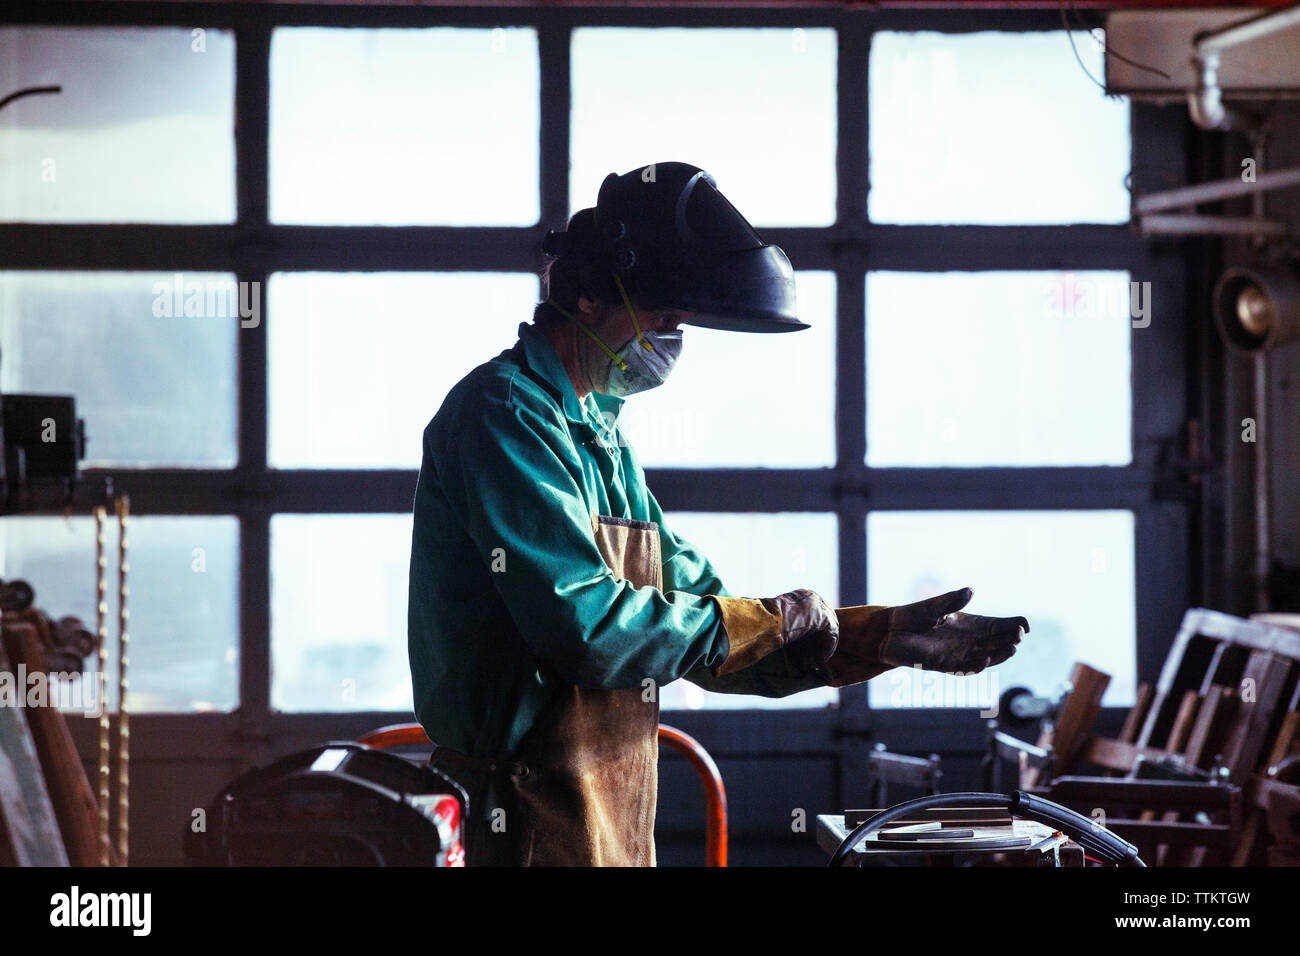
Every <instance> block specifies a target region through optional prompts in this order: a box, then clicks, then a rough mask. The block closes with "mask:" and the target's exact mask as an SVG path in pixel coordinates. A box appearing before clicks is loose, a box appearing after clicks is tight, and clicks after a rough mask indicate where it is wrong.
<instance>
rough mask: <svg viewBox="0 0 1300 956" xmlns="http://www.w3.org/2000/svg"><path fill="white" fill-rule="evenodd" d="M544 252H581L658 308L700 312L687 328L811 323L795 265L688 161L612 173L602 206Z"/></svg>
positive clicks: (761, 328) (784, 328)
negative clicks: (801, 304)
mask: <svg viewBox="0 0 1300 956" xmlns="http://www.w3.org/2000/svg"><path fill="white" fill-rule="evenodd" d="M542 251H543V252H545V253H546V254H547V255H549V256H552V257H558V256H565V255H582V256H584V257H587V258H589V259H590V260H591V261H592V262H593V263H594V264H595V265H596V266H597V267H598V268H604V269H607V270H609V271H610V272H612V273H613V274H614V275H615V276H617V277H618V278H619V279H620V280H621V281H622V283H623V284H624V285H625V286H626V287H627V290H628V291H629V293H631V294H632V296H633V297H634V298H636V299H637V300H639V301H640V302H642V303H646V304H649V305H653V306H655V307H656V308H667V309H681V310H684V311H687V312H692V313H695V315H694V317H693V318H692V319H690V320H689V322H688V324H690V325H698V326H703V327H704V328H710V329H725V330H727V331H731V332H793V331H797V330H799V329H806V328H808V325H807V323H805V322H800V321H799V319H798V316H797V314H796V311H795V298H794V270H793V269H792V268H791V266H790V260H789V259H788V258H786V255H785V253H784V252H783V251H782V250H781V249H780V247H778V246H774V245H770V244H768V243H765V242H763V240H762V239H760V238H759V237H758V234H757V233H756V232H754V228H753V226H751V225H750V224H749V222H748V221H747V220H746V219H745V217H744V216H742V215H741V214H740V212H739V210H737V209H736V207H735V206H733V205H732V204H731V203H730V202H729V201H728V200H727V198H726V197H725V196H723V195H722V193H721V192H719V191H718V187H717V183H716V182H715V181H714V179H713V177H712V176H710V175H709V174H708V173H707V172H705V171H704V170H702V169H700V168H699V167H698V166H692V165H690V164H689V163H655V164H653V165H650V166H643V167H641V168H639V169H634V170H632V171H631V172H628V173H624V174H623V175H621V176H620V175H617V174H615V173H610V174H609V175H608V176H606V177H605V181H604V182H603V183H602V184H601V186H600V192H599V193H598V194H597V197H596V205H595V206H594V207H592V208H588V209H583V210H580V211H579V212H578V213H575V214H574V216H573V218H572V219H571V220H570V221H569V226H568V229H567V230H564V231H560V230H551V231H550V232H548V233H547V234H546V238H545V240H544V241H543V243H542Z"/></svg>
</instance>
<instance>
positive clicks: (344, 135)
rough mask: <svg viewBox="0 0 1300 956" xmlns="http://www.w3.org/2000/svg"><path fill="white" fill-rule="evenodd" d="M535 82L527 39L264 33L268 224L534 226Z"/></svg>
mask: <svg viewBox="0 0 1300 956" xmlns="http://www.w3.org/2000/svg"><path fill="white" fill-rule="evenodd" d="M538 76H539V74H538V60H537V36H536V33H535V32H534V31H533V30H531V29H524V28H512V29H496V30H485V29H483V30H466V29H459V28H436V29H428V30H391V29H384V30H366V29H351V28H350V29H330V28H322V27H304V28H298V27H294V28H280V29H277V30H276V31H275V33H274V34H273V35H272V38H271V132H270V136H271V142H270V151H271V159H270V163H271V168H270V179H271V198H270V206H271V208H270V212H271V219H272V220H273V221H275V222H289V223H309V224H310V223H345V224H377V225H410V224H441V225H453V226H462V225H483V226H527V225H532V224H534V223H536V222H537V219H538V216H539V215H540V211H539V204H538V203H539V201H538V187H537V149H538V145H537V144H538V123H539V112H538V110H539V107H538V99H539V79H538Z"/></svg>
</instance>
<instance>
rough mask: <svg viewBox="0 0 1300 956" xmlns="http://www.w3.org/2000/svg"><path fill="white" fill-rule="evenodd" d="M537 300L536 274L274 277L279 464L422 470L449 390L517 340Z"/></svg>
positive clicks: (272, 375) (273, 450) (271, 346)
mask: <svg viewBox="0 0 1300 956" xmlns="http://www.w3.org/2000/svg"><path fill="white" fill-rule="evenodd" d="M537 297H538V287H537V277H536V276H532V275H520V274H498V273H481V272H479V273H459V274H451V273H442V274H436V275H422V274H415V273H366V274H357V273H342V274H338V273H336V274H326V273H285V274H277V275H273V276H272V277H271V280H270V285H269V286H268V289H267V301H268V305H267V308H268V310H269V311H270V313H271V314H270V317H269V325H268V328H267V339H268V343H267V345H268V354H269V370H268V376H269V381H268V389H269V401H270V426H269V429H270V434H269V442H270V451H269V454H270V462H271V464H272V465H273V466H274V467H278V468H418V467H420V452H421V444H420V436H421V435H422V434H423V432H424V427H425V426H426V425H427V424H428V423H429V419H431V418H432V417H433V414H434V412H436V411H437V410H438V406H439V405H441V404H442V400H443V398H444V397H446V394H447V392H448V391H449V390H450V389H451V387H452V386H453V385H455V384H456V383H457V382H458V381H460V379H461V378H463V377H464V376H465V375H467V374H468V373H469V372H470V370H471V369H473V368H474V367H475V366H477V365H479V364H481V363H482V362H486V361H487V360H488V359H490V358H492V357H494V356H496V355H498V354H500V353H501V352H502V351H503V350H505V349H508V348H510V346H512V345H513V344H514V343H515V339H516V338H517V330H518V328H519V324H520V323H521V322H527V321H531V319H532V310H533V306H534V305H535V304H536V302H537Z"/></svg>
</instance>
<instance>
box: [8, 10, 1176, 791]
mask: <svg viewBox="0 0 1300 956" xmlns="http://www.w3.org/2000/svg"><path fill="white" fill-rule="evenodd" d="M1081 14H1082V15H1083V16H1085V17H1089V18H1091V19H1090V22H1092V23H1096V24H1097V25H1100V22H1101V21H1100V19H1099V18H1098V17H1097V16H1096V14H1095V13H1094V12H1093V11H1090V10H1083V11H1081ZM196 22H197V23H202V24H203V25H205V26H206V27H208V28H211V29H230V30H233V31H234V33H235V39H236V95H235V122H236V124H237V128H238V129H239V130H240V133H239V135H238V137H237V138H236V202H237V220H236V222H235V223H233V224H228V225H193V226H190V225H63V224H55V225H45V224H23V223H13V224H0V269H3V270H13V269H41V270H60V269H62V270H70V269H84V270H115V271H116V270H153V269H158V270H161V271H175V270H193V271H213V272H230V273H234V274H235V275H236V277H237V278H238V279H239V280H240V281H247V282H258V283H259V288H260V289H261V290H262V296H263V302H262V305H263V311H262V315H263V316H267V313H266V310H265V290H266V280H267V278H268V277H269V275H270V274H271V273H273V272H277V271H293V270H305V269H309V270H321V271H334V270H347V271H381V270H382V271H403V270H409V271H417V270H418V271H519V272H536V271H537V269H538V268H539V267H540V265H541V259H540V256H539V253H538V251H537V250H538V248H539V244H540V239H541V237H542V234H543V233H544V231H545V229H546V228H549V227H553V226H555V225H557V224H559V223H562V222H563V221H564V220H565V219H566V217H567V215H568V212H569V196H568V152H569V108H570V76H569V50H570V47H569V39H570V34H571V31H572V30H574V29H576V28H578V27H582V26H629V27H653V26H694V27H733V28H734V27H763V26H766V27H789V28H795V27H805V28H815V27H829V28H833V29H834V30H836V32H837V38H838V66H837V80H838V86H837V94H836V96H837V133H838V138H837V156H836V175H837V179H838V183H837V186H838V189H837V200H836V204H837V221H836V223H835V224H834V225H832V226H829V227H818V228H774V229H766V228H762V226H761V224H760V226H759V228H760V229H761V230H762V232H763V233H764V235H765V237H768V238H769V239H770V241H773V242H776V243H778V244H779V245H781V246H782V247H783V248H785V250H786V251H787V252H788V253H789V255H790V258H791V260H792V261H793V262H795V263H797V264H798V267H799V268H800V269H817V270H829V271H832V272H833V273H834V274H835V277H836V287H837V295H836V310H837V324H836V444H837V461H836V464H835V466H834V467H833V468H826V469H757V468H756V469H651V470H650V471H649V473H648V479H649V482H650V484H651V486H652V487H654V488H655V490H656V494H657V496H658V498H659V500H660V502H661V503H662V504H663V506H664V508H665V509H667V510H697V511H773V510H776V511H804V510H807V511H820V512H829V513H833V514H835V515H836V516H837V518H838V519H839V579H840V599H841V602H842V603H844V604H855V603H864V602H865V600H866V575H867V539H866V516H867V514H868V513H869V512H870V511H872V510H895V509H904V510H906V509H913V510H916V509H936V508H937V509H949V508H951V509H963V508H990V509H1004V508H1005V509H1039V508H1043V509H1050V508H1082V509H1088V508H1127V509H1131V510H1132V511H1133V512H1134V515H1135V519H1136V542H1135V548H1136V555H1135V557H1136V563H1137V567H1139V568H1141V569H1142V574H1140V575H1139V576H1138V580H1137V582H1136V585H1137V633H1138V646H1137V649H1136V651H1137V657H1138V671H1139V676H1140V678H1148V679H1153V678H1154V676H1155V675H1156V674H1157V673H1158V670H1159V665H1160V662H1161V660H1163V657H1164V654H1165V651H1166V650H1167V648H1168V646H1169V644H1170V642H1171V641H1172V639H1173V635H1174V633H1175V632H1176V630H1177V625H1178V621H1179V620H1180V618H1181V615H1182V612H1183V610H1184V609H1185V608H1186V606H1187V592H1188V573H1189V568H1188V562H1187V560H1186V554H1187V550H1186V549H1187V543H1188V514H1187V506H1186V504H1185V503H1184V502H1181V501H1178V500H1175V499H1169V498H1165V497H1162V496H1161V495H1160V494H1159V493H1158V492H1157V489H1158V487H1159V486H1160V484H1161V479H1162V475H1161V470H1160V469H1161V455H1162V449H1164V448H1165V447H1166V446H1167V444H1168V441H1169V440H1170V438H1171V436H1175V435H1177V434H1178V433H1179V432H1180V430H1181V428H1182V424H1183V420H1184V418H1185V402H1186V394H1185V392H1186V381H1185V380H1186V375H1187V369H1186V351H1187V339H1188V332H1187V331H1186V329H1187V326H1188V325H1189V324H1190V323H1187V322H1185V321H1184V320H1183V318H1182V316H1183V314H1184V312H1185V313H1186V314H1187V315H1193V316H1194V315H1197V314H1198V311H1197V310H1199V309H1200V308H1201V307H1200V306H1199V304H1194V303H1192V302H1190V301H1189V300H1187V298H1186V290H1187V279H1188V277H1187V275H1186V272H1185V264H1184V256H1185V253H1186V249H1187V246H1186V244H1185V241H1184V240H1142V239H1140V238H1138V237H1137V236H1136V235H1135V233H1134V232H1133V231H1132V230H1130V229H1129V227H1128V226H1127V225H1113V226H1112V225H1068V226H901V225H886V224H874V223H870V222H868V221H867V217H866V200H867V188H868V183H867V122H868V117H867V102H868V101H867V57H868V54H869V49H870V43H871V36H872V33H873V32H875V31H886V30H903V31H916V30H927V31H928V30H934V31H940V32H946V33H963V32H975V31H984V30H1008V31H1040V30H1046V31H1052V30H1060V29H1061V22H1060V19H1059V15H1058V13H1057V12H1056V11H1054V10H988V9H978V10H974V9H952V10H899V9H879V10H874V11H869V10H845V9H810V8H791V9H774V8H762V9H760V8H740V7H734V8H726V9H723V8H721V7H719V8H703V7H690V8H685V9H672V10H665V9H648V8H628V7H611V8H600V7H583V8H574V7H547V6H545V5H538V6H532V7H520V6H505V7H481V6H480V7H470V8H453V7H444V6H438V7H419V6H371V5H366V6H342V5H340V6H332V5H323V6H309V5H297V4H239V3H134V2H133V3H121V2H102V0H88V2H57V3H32V2H27V0H24V2H20V3H19V4H17V5H11V6H10V7H9V8H8V9H7V10H6V12H5V13H4V14H0V23H3V25H7V26H18V25H50V26H70V25H80V26H182V27H193V26H194V25H195V23H196ZM281 26H326V27H380V26H384V27H421V26H479V27H485V26H486V27H495V26H529V27H532V28H534V29H535V30H536V31H537V36H538V45H539V53H540V71H541V102H540V109H541V116H540V119H541V122H540V144H539V145H540V152H539V187H540V201H541V202H540V209H541V216H540V221H539V223H538V224H537V225H536V226H532V227H522V228H515V227H490V228H455V227H436V226H434V227H365V226H362V227H358V226H322V227H317V226H285V225H272V224H270V223H269V222H268V221H267V189H268V175H267V161H268V156H267V145H268V118H269V117H268V95H269V51H270V40H271V33H272V31H273V30H274V29H275V28H276V27H281ZM1131 108H1132V111H1133V116H1134V123H1133V155H1134V163H1133V185H1134V189H1135V190H1139V191H1140V190H1143V189H1149V188H1155V187H1157V186H1158V187H1160V188H1167V187H1169V186H1173V185H1178V184H1180V183H1182V182H1184V181H1185V176H1184V170H1185V166H1186V162H1187V160H1186V154H1185V149H1186V140H1187V137H1188V136H1189V135H1191V133H1190V130H1189V126H1188V124H1187V122H1186V119H1185V117H1184V116H1183V115H1181V113H1178V112H1177V111H1170V110H1164V111H1161V110H1160V109H1158V108H1155V107H1148V106H1143V105H1140V104H1133V105H1132V107H1131ZM1139 116H1140V117H1141V121H1140V122H1138V121H1137V118H1138V117H1139ZM997 269H1007V270H1023V269H1074V270H1080V271H1082V270H1087V269H1127V270H1129V271H1130V272H1131V273H1132V274H1133V277H1134V278H1135V279H1139V280H1150V281H1151V282H1152V283H1153V288H1154V289H1155V290H1156V292H1155V294H1156V296H1157V299H1156V301H1157V302H1164V303H1172V305H1167V306H1164V307H1162V309H1163V310H1164V317H1163V318H1161V317H1160V313H1157V318H1156V320H1155V321H1153V322H1152V324H1151V326H1150V328H1148V329H1145V330H1141V331H1140V332H1138V331H1135V332H1134V334H1133V336H1132V346H1133V347H1132V362H1133V365H1132V368H1133V380H1134V382H1135V383H1136V382H1141V383H1143V384H1144V385H1146V386H1148V387H1146V388H1143V389H1135V390H1134V392H1133V440H1134V457H1133V463H1132V464H1131V465H1130V466H1128V467H1124V468H1105V467H1099V468H1092V467H1087V468H1025V469H1019V468H982V469H945V468H919V469H916V468H885V469H882V468H869V467H867V465H866V464H865V451H866V427H865V425H866V382H865V368H866V336H865V324H864V322H863V317H864V315H865V276H866V273H867V272H868V270H904V271H948V270H957V271H962V270H997ZM267 320H269V321H273V320H274V317H273V316H267ZM238 341H239V412H238V422H239V463H238V465H237V467H236V468H234V469H232V470H229V471H226V470H206V469H197V470H190V469H155V470H137V469H108V470H106V471H104V472H103V473H105V474H111V476H112V477H113V479H114V482H115V484H116V486H117V488H118V489H119V490H121V491H124V492H126V493H129V494H130V495H131V496H132V499H133V504H135V505H136V507H137V510H139V511H141V512H144V513H149V514H233V515H235V516H236V517H238V518H239V519H240V541H241V560H240V627H241V634H240V701H241V704H240V709H239V710H238V711H237V712H236V713H234V714H216V715H211V714H158V715H139V716H137V717H136V718H135V719H134V720H133V725H134V726H133V729H134V730H135V731H136V736H137V738H138V740H139V743H138V745H137V748H136V750H137V752H144V751H147V752H149V753H150V754H152V755H154V756H156V757H158V758H159V759H168V758H171V757H180V756H190V757H192V756H193V755H194V754H195V751H196V746H195V739H199V740H202V741H203V753H204V754H205V755H207V756H211V757H212V758H214V759H228V760H230V761H232V762H234V763H236V764H243V765H247V764H251V763H258V762H261V761H262V760H265V759H266V758H267V757H268V756H269V755H270V752H271V750H272V749H274V751H275V752H285V750H286V749H288V748H291V747H293V746H297V745H302V746H307V745H309V744H311V743H314V742H316V741H318V740H319V739H321V737H322V736H334V737H338V736H339V735H340V734H343V733H346V734H352V733H354V732H355V733H356V734H359V733H361V732H364V730H366V729H369V728H371V727H373V726H375V725H377V724H379V723H384V722H387V721H389V720H391V719H392V718H393V715H392V714H378V713H345V714H299V713H277V712H274V711H273V710H272V709H271V707H270V662H271V649H270V621H269V613H270V612H269V605H270V585H269V576H270V566H269V563H270V562H269V552H270V542H269V526H270V519H271V516H272V515H273V514H275V513H280V512H297V513H359V512H407V511H409V508H410V502H411V500H412V496H413V491H414V485H415V478H416V473H415V472H414V471H404V470H362V471H353V470H347V471H337V470H300V471H288V470H286V471H280V470H272V469H269V468H268V467H267V457H266V437H267V420H266V412H267V403H266V398H267V395H266V387H267V381H266V360H267V354H266V337H265V321H264V322H263V323H262V324H261V325H260V326H259V327H258V328H255V329H241V331H240V333H239V339H238ZM1155 383H1159V384H1158V386H1156V385H1155ZM94 473H99V472H94ZM1067 664H1068V662H1062V671H1063V676H1064V671H1065V668H1066V666H1067ZM797 713H798V714H799V715H800V717H799V719H798V720H797V721H794V722H793V723H792V722H791V718H790V714H791V712H790V711H779V712H763V711H740V712H723V711H713V712H696V713H689V714H680V715H679V714H675V715H674V720H675V721H676V722H678V723H680V724H681V725H682V726H684V727H685V728H686V729H687V730H689V731H690V732H692V733H697V734H699V733H705V734H707V735H708V736H709V739H711V740H721V741H723V742H724V743H723V745H722V746H723V749H728V748H729V751H728V752H731V753H735V754H751V755H759V754H761V755H762V756H765V757H772V756H776V754H775V753H774V752H773V751H772V750H771V749H770V748H768V747H765V746H758V747H755V745H754V744H753V743H752V740H753V738H752V734H750V733H749V732H748V731H749V730H750V729H752V726H753V724H754V722H755V721H759V722H760V723H762V722H771V723H772V725H773V726H775V724H776V722H777V721H781V747H782V750H783V751H788V752H790V753H796V752H797V753H799V754H800V755H809V754H814V755H815V754H827V755H833V756H838V757H840V758H841V761H842V763H848V764H850V765H861V766H863V767H865V759H857V758H859V757H862V756H863V755H862V754H857V753H856V751H857V750H858V748H860V747H861V748H865V747H866V746H867V740H868V739H869V738H870V737H871V735H872V734H880V733H882V732H883V733H891V732H895V733H903V732H904V731H905V730H906V732H908V733H909V734H910V735H911V736H913V737H917V735H918V734H919V735H920V737H921V738H927V735H929V738H927V739H929V742H926V741H925V740H922V742H920V743H918V746H920V747H922V748H928V749H940V748H939V747H935V746H933V742H934V741H933V739H932V738H934V737H935V736H941V737H942V739H943V742H944V743H945V744H946V745H950V747H956V748H957V749H960V750H963V751H970V752H978V751H979V749H980V746H981V744H980V742H979V740H978V739H976V737H977V733H976V730H977V727H978V723H977V719H976V718H975V717H974V715H972V714H971V713H969V712H965V711H947V710H935V709H931V710H927V711H924V712H921V711H915V710H908V711H892V712H882V711H877V712H875V713H874V714H873V713H872V712H871V711H870V710H869V709H868V708H867V706H866V689H865V688H864V687H859V688H849V689H846V690H845V691H843V692H842V694H841V706H840V707H839V708H838V709H836V710H829V711H799V712H797ZM967 738H970V739H969V740H967ZM747 741H748V742H747ZM963 741H964V743H963ZM273 744H274V747H272V745H273ZM854 773H855V771H854V770H853V769H852V766H844V767H843V768H842V770H841V779H840V785H841V788H842V789H843V790H844V791H845V792H846V793H851V792H860V791H858V790H855V789H854V788H855V787H856V786H857V785H858V783H859V781H856V780H854V779H851V777H852V775H853V774H854Z"/></svg>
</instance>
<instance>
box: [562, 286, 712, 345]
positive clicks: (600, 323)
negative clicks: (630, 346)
mask: <svg viewBox="0 0 1300 956" xmlns="http://www.w3.org/2000/svg"><path fill="white" fill-rule="evenodd" d="M578 310H579V318H581V319H583V320H584V321H586V322H587V323H588V324H589V325H590V326H591V328H592V330H593V331H594V332H595V333H596V334H597V335H599V336H600V337H601V338H602V339H603V340H604V341H605V342H606V344H608V345H609V347H610V348H611V349H613V350H614V351H616V352H617V351H618V350H619V349H621V348H622V347H623V346H625V345H627V343H628V342H630V341H632V339H633V337H635V335H636V327H635V326H634V325H633V324H632V316H631V314H630V313H629V312H628V310H627V306H625V305H623V304H622V303H621V302H620V303H619V304H618V305H617V306H613V305H602V304H601V303H597V302H593V301H592V300H591V299H588V298H586V297H585V296H584V297H582V298H580V299H579V300H578ZM694 315H695V313H694V312H687V311H684V310H682V309H649V310H642V309H639V308H638V309H637V310H636V321H637V324H638V325H640V326H641V331H642V332H671V331H674V330H676V329H677V328H678V327H679V326H681V324H682V323H683V322H687V321H689V320H690V319H691V318H693V317H694Z"/></svg>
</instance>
